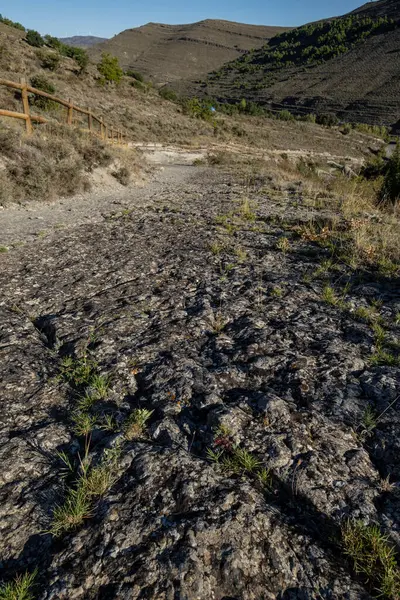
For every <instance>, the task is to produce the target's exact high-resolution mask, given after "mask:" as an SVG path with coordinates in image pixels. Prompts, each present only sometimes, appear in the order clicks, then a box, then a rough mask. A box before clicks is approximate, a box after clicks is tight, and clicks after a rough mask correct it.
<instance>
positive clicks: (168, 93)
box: [159, 87, 178, 102]
mask: <svg viewBox="0 0 400 600" xmlns="http://www.w3.org/2000/svg"><path fill="white" fill-rule="evenodd" d="M159 94H160V96H161V98H164V100H170V101H171V102H176V101H177V100H178V95H177V93H176V92H174V90H171V89H170V88H167V87H163V88H161V89H160V91H159Z"/></svg>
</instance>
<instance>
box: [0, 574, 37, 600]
mask: <svg viewBox="0 0 400 600" xmlns="http://www.w3.org/2000/svg"><path fill="white" fill-rule="evenodd" d="M36 575H37V571H34V572H33V573H25V574H24V575H17V577H16V578H15V579H14V581H12V582H11V583H6V584H5V585H3V586H2V587H0V600H33V599H34V594H33V588H34V584H35V578H36Z"/></svg>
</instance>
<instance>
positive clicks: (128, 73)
mask: <svg viewBox="0 0 400 600" xmlns="http://www.w3.org/2000/svg"><path fill="white" fill-rule="evenodd" d="M125 75H126V76H127V77H133V78H134V79H136V80H137V81H141V82H142V83H144V77H143V75H142V74H141V73H138V72H137V71H131V70H130V69H128V71H126V72H125Z"/></svg>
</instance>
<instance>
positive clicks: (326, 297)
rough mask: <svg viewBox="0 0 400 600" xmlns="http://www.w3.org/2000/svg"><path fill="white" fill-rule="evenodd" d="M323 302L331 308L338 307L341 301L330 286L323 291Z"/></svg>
mask: <svg viewBox="0 0 400 600" xmlns="http://www.w3.org/2000/svg"><path fill="white" fill-rule="evenodd" d="M322 300H323V301H324V302H326V303H327V304H330V305H331V306H337V304H339V301H340V300H339V298H338V297H337V296H336V293H335V290H334V289H333V288H332V287H331V286H330V285H326V286H325V287H324V289H323V290H322Z"/></svg>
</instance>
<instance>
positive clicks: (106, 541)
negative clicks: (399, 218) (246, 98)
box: [0, 167, 400, 600]
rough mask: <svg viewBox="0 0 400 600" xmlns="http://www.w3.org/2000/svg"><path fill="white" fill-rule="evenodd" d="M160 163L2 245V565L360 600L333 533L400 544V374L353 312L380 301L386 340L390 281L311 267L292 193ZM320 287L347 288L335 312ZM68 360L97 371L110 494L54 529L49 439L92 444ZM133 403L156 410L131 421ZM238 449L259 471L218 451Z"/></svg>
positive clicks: (151, 592) (131, 583)
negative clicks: (98, 210)
mask: <svg viewBox="0 0 400 600" xmlns="http://www.w3.org/2000/svg"><path fill="white" fill-rule="evenodd" d="M172 169H174V167H172ZM182 169H183V171H182ZM172 173H173V171H171V176H170V178H169V179H168V177H169V176H166V178H165V179H164V181H163V185H162V186H159V187H158V188H157V189H156V188H154V189H152V190H148V191H147V192H146V194H147V196H146V201H143V202H142V201H140V202H135V200H134V196H132V201H131V202H130V203H129V204H124V206H121V207H118V209H117V210H115V211H114V207H112V211H114V214H110V212H111V211H109V214H108V216H107V215H106V216H105V218H101V219H96V218H95V219H94V220H93V222H83V223H79V222H77V223H76V224H75V225H70V226H69V227H68V229H66V230H63V229H54V228H53V229H51V228H50V229H49V230H48V232H47V234H46V235H45V236H43V237H40V236H39V237H38V236H36V239H34V240H32V241H31V240H29V239H28V240H23V241H25V242H26V243H25V245H24V246H22V247H20V248H18V247H17V248H13V249H12V250H11V251H9V252H7V253H3V254H0V261H1V275H0V285H1V305H0V309H1V331H2V334H1V335H2V337H1V340H0V352H1V361H0V369H1V380H2V399H1V402H2V407H1V408H2V410H1V433H0V436H1V450H0V453H1V464H2V469H1V472H0V481H1V500H0V511H1V514H0V528H1V536H0V554H1V563H0V564H1V578H4V579H6V580H8V579H11V578H13V577H14V576H15V575H16V574H17V573H21V572H24V571H25V570H29V571H32V570H33V569H34V568H37V569H38V575H37V585H36V588H35V594H36V597H37V598H38V599H40V600H45V599H46V600H50V599H52V600H55V599H72V598H82V599H94V598H96V599H97V598H98V599H103V600H104V599H112V598H121V599H122V598H124V599H125V598H126V599H139V598H140V599H157V600H158V599H168V600H173V599H174V600H175V599H182V600H183V599H187V600H195V599H198V600H210V599H212V598H215V599H216V600H223V599H225V600H228V599H231V600H233V599H237V600H260V599H268V600H269V599H273V598H285V599H289V598H291V599H294V598H296V599H314V598H330V599H337V598H346V599H350V598H351V599H354V600H355V599H357V600H359V599H361V598H370V597H372V595H373V593H374V591H373V586H372V585H371V583H368V582H366V581H365V579H363V578H362V576H358V575H356V574H355V573H354V570H353V568H352V564H351V562H350V561H349V560H348V558H347V557H346V556H345V553H344V551H343V547H342V542H341V534H340V529H341V525H342V523H343V521H344V520H345V519H347V518H356V519H363V520H364V521H365V522H366V523H373V522H376V523H378V524H379V526H380V527H381V528H382V529H383V531H385V532H386V533H387V534H388V535H389V536H390V539H391V540H392V542H393V543H394V544H397V545H399V543H400V529H399V522H400V521H399V518H400V498H399V495H398V482H399V481H400V468H399V460H398V457H399V455H400V436H399V433H400V420H399V416H398V415H399V413H398V410H399V403H398V402H397V398H398V395H399V393H400V392H399V388H400V369H399V367H398V366H388V365H380V366H376V365H375V366H374V365H372V364H371V361H370V359H371V355H373V353H374V348H375V343H376V340H375V337H374V333H373V331H372V329H371V325H370V323H369V322H367V321H366V320H363V319H362V318H357V317H356V314H355V311H356V309H357V308H359V307H367V308H368V307H371V306H375V308H376V307H377V308H376V310H378V311H379V314H380V317H381V319H383V322H384V323H385V327H386V328H387V331H388V332H389V333H388V335H389V336H390V344H391V347H392V352H393V353H394V354H396V353H397V352H398V346H396V344H397V343H398V339H399V336H400V328H399V322H398V321H397V320H396V315H398V313H399V311H400V292H399V281H398V280H394V279H393V278H392V279H386V278H385V277H380V278H378V277H377V276H372V275H371V273H368V272H366V271H365V272H361V271H358V272H357V273H354V272H352V271H351V270H349V268H348V267H347V266H346V265H344V264H338V265H336V266H335V268H334V269H332V270H329V269H328V270H326V271H324V270H321V269H319V268H320V266H321V262H322V261H323V260H324V259H326V258H329V252H328V250H327V249H325V248H321V247H319V246H317V245H316V244H314V243H313V242H311V241H305V240H303V239H301V238H299V237H296V236H295V235H294V234H293V232H292V231H291V229H290V226H291V225H293V224H295V223H298V222H302V221H307V220H308V219H309V218H310V211H311V209H310V208H309V207H307V206H305V205H304V203H303V199H302V194H301V191H296V190H295V191H293V190H292V191H291V192H289V191H287V192H285V193H281V194H276V193H272V190H269V188H268V181H267V180H260V181H253V182H252V185H251V186H250V187H249V186H246V187H245V186H244V185H243V184H242V183H241V181H240V178H239V177H237V176H235V175H234V174H229V173H227V172H223V171H222V170H218V169H212V168H203V167H202V168H195V167H181V171H180V173H181V175H180V176H179V178H177V177H176V171H175V175H172ZM246 199H247V200H246ZM119 208H120V210H119ZM224 215H230V217H229V218H230V219H231V221H232V222H233V223H234V226H233V227H229V225H228V227H226V221H225V220H224ZM231 221H230V222H231ZM25 233H26V232H24V237H25ZM5 235H7V232H5ZM283 235H286V236H288V240H289V248H285V247H284V246H282V245H280V242H279V240H280V239H281V238H282V236H283ZM12 236H14V233H13V234H12ZM13 239H15V238H14V237H13ZM283 250H284V251H283ZM327 283H329V284H331V285H333V286H334V287H335V289H337V290H343V289H344V288H345V284H346V283H348V284H349V285H348V286H347V287H346V288H345V289H344V291H343V294H344V295H345V306H344V305H343V304H338V305H330V304H328V303H327V302H326V301H324V300H323V289H324V287H325V286H326V285H327ZM338 293H339V292H338ZM388 343H389V342H388ZM396 348H397V349H396ZM396 356H397V354H396ZM65 357H73V359H74V360H77V361H79V360H80V361H82V360H90V361H93V363H94V362H95V363H96V369H97V371H98V373H100V374H104V375H108V376H109V378H110V387H109V389H108V390H107V393H106V395H105V397H104V398H103V399H102V400H101V401H99V402H97V403H95V404H94V405H93V406H92V407H91V408H90V412H91V416H92V417H93V428H92V429H93V430H92V433H91V435H90V439H89V444H90V448H89V453H90V457H91V460H92V464H93V465H96V464H101V461H102V460H103V458H104V456H105V453H106V452H107V449H110V448H113V447H114V448H115V447H116V446H117V447H119V449H120V453H119V455H118V460H117V462H116V464H115V466H114V480H113V483H112V486H111V487H110V489H109V490H108V491H106V493H104V494H103V495H102V496H101V497H100V498H97V499H96V501H95V502H93V506H92V509H91V511H90V513H89V514H87V515H86V516H85V519H84V521H83V522H82V523H80V524H79V525H77V526H76V528H75V529H74V530H71V531H68V532H65V533H64V534H63V535H61V536H59V537H56V536H54V535H53V534H51V533H45V532H46V531H49V529H51V527H52V520H53V514H54V509H55V507H56V506H57V505H60V504H62V502H63V501H64V499H65V497H66V493H67V486H68V485H73V478H72V483H71V478H68V476H66V474H65V463H63V461H62V460H61V459H60V454H59V453H60V452H65V453H66V455H67V456H69V457H70V459H71V461H73V460H75V461H76V459H77V457H82V456H83V453H84V444H85V440H84V437H83V436H80V435H77V434H76V424H74V414H75V412H76V409H77V405H78V402H79V394H80V390H79V389H77V388H76V387H75V388H74V386H72V385H71V384H70V383H68V382H67V381H66V380H65V379H63V378H60V370H61V365H62V364H63V361H65ZM138 408H140V409H143V408H146V409H148V410H149V411H153V412H152V413H151V416H150V418H149V420H148V422H147V424H146V428H145V429H144V430H143V431H142V432H140V433H139V434H138V435H137V436H127V435H126V431H127V430H126V427H125V425H126V423H127V422H129V415H131V414H132V412H133V411H134V410H135V409H138ZM368 410H371V411H373V414H375V415H376V417H378V419H377V423H376V424H375V426H374V427H373V428H371V429H368V431H366V425H365V414H366V412H367V411H368ZM111 421H112V424H113V425H112V427H110V426H108V427H106V426H105V425H106V424H107V423H108V424H110V422H111ZM74 429H75V431H74ZM110 429H111V430H110ZM129 438H130V439H129ZM86 441H87V440H86ZM233 447H235V448H236V447H239V448H242V449H245V450H247V451H248V452H249V453H251V455H252V456H253V457H255V459H256V460H257V467H256V469H255V470H239V471H236V472H232V470H229V469H227V468H224V467H223V465H221V464H216V463H214V462H213V461H212V460H211V459H210V454H209V453H208V450H209V449H212V450H213V451H214V452H218V450H221V449H223V450H224V452H225V453H226V455H229V453H230V452H231V449H232V448H233ZM261 469H265V470H266V471H268V470H269V475H268V483H267V481H266V477H265V478H263V477H258V474H259V473H261ZM386 478H389V479H388V480H387V481H389V482H390V483H391V485H390V486H389V485H386V486H385V485H384V480H385V479H386Z"/></svg>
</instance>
